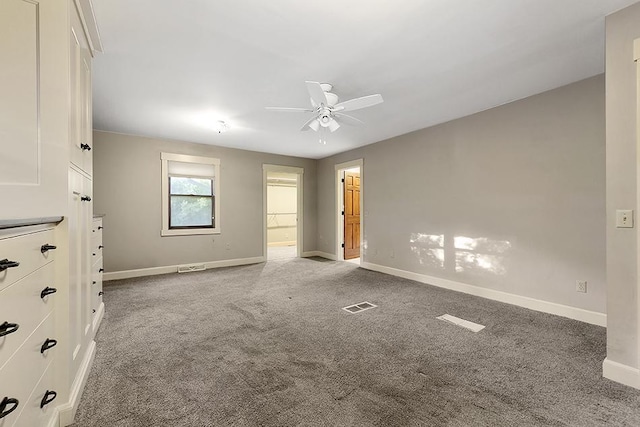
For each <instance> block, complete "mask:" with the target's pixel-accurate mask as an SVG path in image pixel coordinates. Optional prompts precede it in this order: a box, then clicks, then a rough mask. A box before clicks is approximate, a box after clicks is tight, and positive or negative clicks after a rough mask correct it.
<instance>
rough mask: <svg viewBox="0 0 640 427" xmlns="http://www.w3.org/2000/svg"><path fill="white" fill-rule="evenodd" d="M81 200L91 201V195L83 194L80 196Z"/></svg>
mask: <svg viewBox="0 0 640 427" xmlns="http://www.w3.org/2000/svg"><path fill="white" fill-rule="evenodd" d="M80 200H82V201H83V202H90V201H91V197H89V196H82V197H80Z"/></svg>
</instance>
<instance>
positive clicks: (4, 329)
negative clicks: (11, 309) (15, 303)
mask: <svg viewBox="0 0 640 427" xmlns="http://www.w3.org/2000/svg"><path fill="white" fill-rule="evenodd" d="M19 327H20V325H18V324H17V323H9V322H4V323H3V324H2V325H0V337H4V336H5V335H9V334H12V333H14V332H15V331H17V330H18V328H19Z"/></svg>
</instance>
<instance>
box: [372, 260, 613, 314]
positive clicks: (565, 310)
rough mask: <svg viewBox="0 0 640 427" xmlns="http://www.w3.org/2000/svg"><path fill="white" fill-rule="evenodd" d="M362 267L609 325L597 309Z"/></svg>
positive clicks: (388, 269) (532, 308)
mask: <svg viewBox="0 0 640 427" xmlns="http://www.w3.org/2000/svg"><path fill="white" fill-rule="evenodd" d="M360 267H362V268H366V269H367V270H373V271H378V272H380V273H386V274H390V275H392V276H397V277H403V278H405V279H410V280H415V281H416V282H420V283H426V284H428V285H433V286H438V287H440V288H445V289H451V290H453V291H458V292H463V293H465V294H470V295H475V296H479V297H482V298H488V299H492V300H495V301H500V302H504V303H507V304H513V305H517V306H520V307H524V308H528V309H530V310H535V311H541V312H543V313H549V314H555V315H557V316H562V317H568V318H569V319H574V320H579V321H581V322H585V323H590V324H592V325H598V326H604V327H606V326H607V315H606V314H604V313H598V312H596V311H589V310H584V309H582V308H576V307H571V306H568V305H562V304H556V303H553V302H548V301H543V300H538V299H535V298H529V297H524V296H521V295H515V294H510V293H507V292H502V291H496V290H493V289H487V288H483V287H480V286H475V285H469V284H466V283H461V282H456V281H453V280H449V279H442V278H440V277H433V276H427V275H425V274H420V273H413V272H411V271H406V270H399V269H397V268H392V267H386V266H384V265H378V264H372V263H370V262H361V263H360Z"/></svg>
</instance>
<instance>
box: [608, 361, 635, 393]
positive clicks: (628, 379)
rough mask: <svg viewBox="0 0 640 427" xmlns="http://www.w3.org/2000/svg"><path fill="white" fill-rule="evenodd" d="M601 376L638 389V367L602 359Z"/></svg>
mask: <svg viewBox="0 0 640 427" xmlns="http://www.w3.org/2000/svg"><path fill="white" fill-rule="evenodd" d="M602 376H603V377H605V378H608V379H610V380H612V381H615V382H618V383H620V384H624V385H628V386H629V387H633V388H637V389H640V369H638V368H632V367H631V366H627V365H623V364H622V363H618V362H614V361H613V360H609V359H608V358H607V359H604V362H602Z"/></svg>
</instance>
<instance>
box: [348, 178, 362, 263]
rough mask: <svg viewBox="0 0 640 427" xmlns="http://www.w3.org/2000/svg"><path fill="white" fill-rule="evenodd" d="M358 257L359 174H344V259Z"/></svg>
mask: <svg viewBox="0 0 640 427" xmlns="http://www.w3.org/2000/svg"><path fill="white" fill-rule="evenodd" d="M359 257H360V173H359V172H345V174H344V259H353V258H359Z"/></svg>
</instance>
